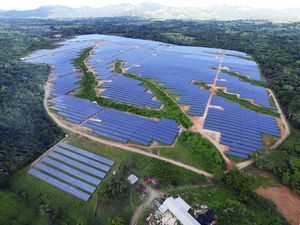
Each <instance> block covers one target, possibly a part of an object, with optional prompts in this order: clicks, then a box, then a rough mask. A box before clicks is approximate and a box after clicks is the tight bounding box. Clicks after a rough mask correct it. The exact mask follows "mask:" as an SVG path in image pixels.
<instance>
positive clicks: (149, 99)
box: [101, 75, 161, 108]
mask: <svg viewBox="0 0 300 225" xmlns="http://www.w3.org/2000/svg"><path fill="white" fill-rule="evenodd" d="M141 85H142V82H141V81H138V80H134V79H131V78H127V77H124V76H120V75H113V76H111V77H110V78H109V82H105V83H103V84H102V87H104V88H105V90H104V91H103V92H102V93H101V95H102V96H105V97H108V98H110V99H112V100H115V101H119V102H123V103H127V104H132V105H136V106H139V107H145V106H148V107H150V108H160V106H161V104H160V103H159V102H158V101H155V100H153V99H154V98H155V95H154V94H152V93H149V92H147V88H145V87H143V86H141Z"/></svg>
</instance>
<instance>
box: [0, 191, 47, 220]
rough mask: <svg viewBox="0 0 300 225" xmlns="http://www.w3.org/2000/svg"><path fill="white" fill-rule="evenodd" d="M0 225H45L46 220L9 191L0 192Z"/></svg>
mask: <svg viewBox="0 0 300 225" xmlns="http://www.w3.org/2000/svg"><path fill="white" fill-rule="evenodd" d="M0 209H1V210H0V212H1V213H0V224H1V225H6V224H10V225H22V224H34V225H47V224H49V223H48V218H47V217H44V218H43V217H41V216H40V215H39V214H38V212H37V208H35V206H32V205H30V204H28V202H26V201H24V200H23V199H22V198H20V197H19V196H17V195H16V194H15V193H12V192H10V191H2V190H1V191H0Z"/></svg>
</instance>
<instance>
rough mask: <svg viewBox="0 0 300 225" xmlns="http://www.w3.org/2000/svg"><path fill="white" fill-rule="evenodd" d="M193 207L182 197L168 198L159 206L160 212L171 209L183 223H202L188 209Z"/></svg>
mask: <svg viewBox="0 0 300 225" xmlns="http://www.w3.org/2000/svg"><path fill="white" fill-rule="evenodd" d="M190 208H191V207H190V206H189V205H188V204H187V203H186V202H185V201H184V200H183V199H182V198H180V197H178V198H176V199H174V198H173V197H169V198H167V199H166V200H165V201H164V203H163V204H162V205H161V206H160V207H159V208H158V209H159V211H160V212H162V213H165V212H166V211H167V210H169V211H170V212H171V213H172V214H173V215H174V216H175V217H176V218H177V219H178V220H179V221H180V222H181V223H182V224H183V225H201V224H200V223H199V222H198V221H197V220H196V219H195V218H194V217H193V216H192V215H191V214H189V213H188V210H189V209H190Z"/></svg>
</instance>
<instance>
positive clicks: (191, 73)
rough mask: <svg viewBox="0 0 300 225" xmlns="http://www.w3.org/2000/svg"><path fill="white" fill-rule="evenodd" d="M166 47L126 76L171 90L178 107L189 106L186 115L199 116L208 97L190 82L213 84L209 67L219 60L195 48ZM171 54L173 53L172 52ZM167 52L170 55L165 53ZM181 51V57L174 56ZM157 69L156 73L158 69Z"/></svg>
mask: <svg viewBox="0 0 300 225" xmlns="http://www.w3.org/2000/svg"><path fill="white" fill-rule="evenodd" d="M174 48H175V47H174V46H172V47H169V48H165V49H163V51H161V52H159V54H157V55H153V56H151V57H149V58H147V59H145V60H144V61H142V62H140V63H139V64H138V65H136V66H134V67H132V68H130V69H129V72H130V73H134V74H139V75H141V76H143V77H146V78H150V79H155V80H156V82H160V83H163V84H164V87H166V88H168V89H171V91H172V94H176V95H179V96H180V97H181V98H180V100H179V103H180V104H185V105H190V106H191V107H190V110H189V111H188V114H189V115H193V116H202V115H203V112H204V110H205V106H206V103H207V100H208V97H209V91H207V90H200V88H199V87H198V86H196V85H194V84H192V82H193V81H203V82H206V83H213V81H214V78H215V75H216V71H215V70H212V69H211V68H210V67H212V66H214V65H216V64H218V63H219V61H220V59H219V58H216V57H214V55H212V54H208V53H205V52H202V51H201V48H200V49H198V51H196V50H197V49H196V48H193V51H192V49H190V50H189V51H188V52H189V53H185V51H187V49H188V47H180V46H176V48H175V49H174ZM171 50H174V52H172V51H171ZM168 51H170V52H168ZM178 51H182V53H180V52H178ZM190 52H192V53H190ZM158 68H159V69H158Z"/></svg>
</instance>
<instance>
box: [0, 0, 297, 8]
mask: <svg viewBox="0 0 300 225" xmlns="http://www.w3.org/2000/svg"><path fill="white" fill-rule="evenodd" d="M145 1H146V0H85V1H79V0H22V1H20V0H9V1H1V3H0V8H1V9H33V8H37V7H39V6H42V5H66V6H70V7H82V6H90V7H101V6H104V5H111V4H120V3H132V4H139V3H142V2H145ZM152 1H153V2H156V3H159V4H163V5H168V6H175V7H182V6H184V7H210V6H214V5H241V6H250V7H253V8H275V9H284V8H300V0H285V1H276V0H209V1H208V0H184V1H182V0H152Z"/></svg>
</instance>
